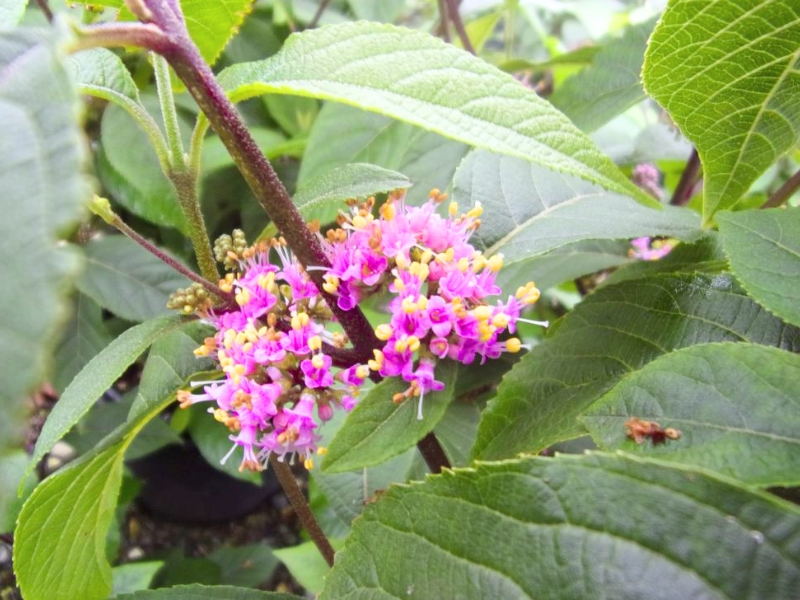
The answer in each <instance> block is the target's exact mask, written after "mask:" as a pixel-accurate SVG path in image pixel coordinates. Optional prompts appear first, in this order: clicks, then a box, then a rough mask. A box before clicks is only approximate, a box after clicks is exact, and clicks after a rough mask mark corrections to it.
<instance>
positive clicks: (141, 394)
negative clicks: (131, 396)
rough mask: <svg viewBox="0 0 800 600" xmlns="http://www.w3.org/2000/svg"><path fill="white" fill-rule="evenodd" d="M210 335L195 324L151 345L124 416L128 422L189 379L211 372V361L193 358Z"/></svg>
mask: <svg viewBox="0 0 800 600" xmlns="http://www.w3.org/2000/svg"><path fill="white" fill-rule="evenodd" d="M210 332H211V329H210V327H209V326H208V325H205V324H203V323H198V322H197V321H195V322H192V323H188V324H186V325H184V326H183V327H181V328H180V329H178V330H177V331H172V332H170V333H167V334H166V335H163V336H162V337H160V338H159V339H158V340H157V341H156V342H155V343H154V344H153V347H152V348H151V349H150V353H149V354H148V355H147V363H145V365H144V371H143V372H142V380H141V383H140V385H139V391H138V392H137V394H136V400H135V401H134V402H133V405H132V406H131V409H130V413H129V414H128V420H129V421H131V420H133V419H137V418H139V417H140V416H141V415H142V414H144V413H146V412H149V411H150V410H152V409H153V407H154V406H157V405H159V404H161V403H162V402H164V399H165V398H167V397H168V396H170V395H172V394H175V392H176V391H177V390H178V389H180V388H181V387H183V385H184V383H185V382H186V380H187V378H189V377H190V376H192V375H195V374H199V372H200V371H207V370H212V369H214V361H213V360H212V359H211V358H198V357H196V356H195V355H194V354H193V351H194V350H195V349H196V348H197V347H198V346H199V345H200V344H201V343H202V340H203V338H205V337H206V336H208V335H209V334H210ZM214 373H216V371H214ZM206 379H207V378H206Z"/></svg>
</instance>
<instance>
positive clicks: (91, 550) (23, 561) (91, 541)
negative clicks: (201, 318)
mask: <svg viewBox="0 0 800 600" xmlns="http://www.w3.org/2000/svg"><path fill="white" fill-rule="evenodd" d="M165 323H167V324H171V326H172V327H173V328H174V327H176V326H180V322H177V323H176V322H175V320H167V319H158V320H155V321H150V322H148V323H145V324H143V325H140V326H138V327H135V328H133V329H132V330H129V331H127V332H125V333H124V334H122V336H120V338H118V339H117V340H115V342H113V343H112V344H111V346H109V349H107V350H106V351H104V352H103V353H101V354H100V355H98V357H96V358H95V360H97V359H101V360H103V356H104V355H105V354H107V353H108V352H109V351H110V350H111V349H112V348H114V347H115V345H117V349H116V350H115V351H114V352H115V353H116V354H117V355H119V354H120V353H121V351H120V348H119V346H120V345H121V344H119V342H120V341H121V340H123V339H124V338H125V337H126V336H129V334H130V333H131V332H132V331H135V330H138V333H137V336H136V337H142V335H143V330H144V329H145V326H150V327H151V328H152V327H153V325H154V324H159V325H161V326H162V330H163V329H164V327H163V325H164V324H165ZM190 323H191V322H190ZM192 326H193V327H198V324H197V323H192ZM167 330H169V329H167ZM190 331H191V329H190ZM130 342H131V340H130V339H129V340H128V343H130ZM112 354H113V353H112ZM137 354H138V353H137ZM131 356H133V358H135V355H132V354H131ZM106 358H107V359H108V360H109V362H111V363H113V364H112V365H107V367H109V366H110V367H111V368H113V367H115V366H118V363H117V362H116V358H115V357H114V356H111V357H106ZM133 358H132V359H131V360H133ZM181 359H182V357H177V358H176V365H178V366H175V367H174V370H175V371H176V372H180V371H181V370H183V369H185V370H189V369H188V368H186V367H185V366H179V365H181ZM93 362H94V361H93ZM125 364H127V363H125ZM123 368H124V367H123ZM98 370H99V369H95V368H93V367H92V363H90V365H89V366H88V367H87V368H86V369H85V370H84V371H82V372H81V375H80V376H79V377H78V379H77V380H76V382H77V381H78V380H80V379H81V377H83V376H87V377H88V375H86V374H87V373H88V374H89V375H91V374H93V373H95V374H97V375H98V378H99V379H100V383H101V384H102V383H103V379H104V378H105V377H106V374H105V373H103V372H100V373H99V374H98V373H97V372H98ZM106 370H109V369H106ZM114 378H116V377H114ZM187 378H188V374H187V373H185V374H184V380H183V381H182V382H181V383H180V384H179V385H178V386H177V387H184V386H185V385H186V383H187V382H186V379H187ZM143 385H144V384H143ZM71 387H72V386H71ZM67 393H69V390H68V392H67ZM67 393H65V395H64V396H62V398H61V400H60V401H59V402H58V404H57V405H56V406H60V405H61V404H62V403H63V402H64V401H65V399H66V398H67ZM174 398H175V389H170V390H168V391H167V392H166V393H165V394H164V395H163V396H162V397H161V398H160V399H159V401H158V402H148V404H147V405H146V406H144V407H142V409H140V410H139V411H138V412H135V411H134V410H133V409H132V416H129V418H128V421H127V422H124V423H122V424H121V425H119V426H118V427H117V428H116V429H115V430H114V431H112V432H111V433H110V434H108V435H107V436H106V437H105V438H104V439H103V440H102V441H100V442H99V443H98V444H97V445H96V446H95V448H94V449H93V450H92V452H91V453H89V454H85V455H84V456H82V457H81V458H80V459H78V460H77V461H75V462H74V463H71V464H70V465H68V466H67V467H66V468H65V469H63V470H61V471H59V472H58V473H56V474H54V475H51V476H50V477H48V478H47V479H46V480H45V481H44V482H43V483H42V484H40V485H39V486H38V487H37V488H36V490H35V491H34V493H33V495H32V496H31V497H30V499H29V500H28V501H27V502H26V503H25V506H24V507H23V510H22V513H21V515H20V518H19V520H18V523H17V530H16V532H15V536H16V540H18V543H17V544H15V555H14V557H15V563H14V564H15V566H16V572H17V578H18V581H19V582H20V584H21V585H22V587H23V589H26V588H29V591H30V594H29V593H28V592H26V593H25V597H26V598H31V599H33V600H36V599H37V598H42V599H43V600H44V599H49V598H52V597H54V596H53V594H52V590H50V589H49V588H50V587H53V588H57V589H58V590H59V593H61V592H62V591H64V590H68V591H64V594H65V597H68V598H82V599H86V600H94V598H97V600H102V599H103V598H106V597H107V596H108V592H109V591H110V589H111V587H110V586H111V567H110V565H109V564H108V562H107V560H106V557H105V541H106V533H107V530H108V525H109V523H110V522H111V518H112V517H113V511H114V506H115V501H116V497H117V494H118V490H119V486H120V481H121V472H122V471H121V468H122V459H123V455H124V453H125V451H126V449H127V448H128V447H129V446H130V445H131V444H132V443H134V442H135V441H136V436H137V434H138V433H140V432H141V431H142V430H143V429H145V428H146V427H147V426H149V425H150V424H151V420H152V419H153V417H155V416H156V415H158V414H159V413H160V412H161V411H162V410H163V409H164V408H165V407H166V406H167V405H168V404H169V403H170V402H172V401H173V400H174ZM70 408H72V407H70ZM134 408H135V407H134ZM57 410H58V409H57V408H56V409H54V410H53V412H52V413H51V418H50V419H48V420H47V421H46V422H45V428H44V429H45V430H47V428H48V425H49V424H50V423H51V420H52V417H53V415H56V411H57ZM56 421H57V422H58V423H59V424H61V423H62V422H63V415H59V417H58V418H57V419H56ZM68 427H69V425H67V428H68ZM43 434H44V431H43ZM57 435H58V434H57ZM59 437H60V435H59ZM39 441H40V442H41V441H42V438H41V437H40V440H39ZM47 448H49V446H48V447H47ZM47 448H45V450H46V449H47ZM38 450H39V448H38V446H37V451H38ZM34 461H37V462H38V458H36V454H34ZM33 464H36V462H34V463H33ZM98 490H101V491H98ZM96 505H97V506H96ZM90 509H91V511H90ZM42 519H46V522H45V523H44V524H42ZM84 519H85V520H84ZM77 521H80V523H77ZM84 528H86V531H87V532H89V533H91V535H89V533H83V531H84ZM23 540H24V542H23ZM19 542H22V543H19ZM40 554H43V555H44V556H45V557H46V559H45V558H40V559H38V560H37V559H36V557H39V556H40ZM102 590H105V591H102Z"/></svg>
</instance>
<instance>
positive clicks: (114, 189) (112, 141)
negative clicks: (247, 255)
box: [95, 102, 186, 233]
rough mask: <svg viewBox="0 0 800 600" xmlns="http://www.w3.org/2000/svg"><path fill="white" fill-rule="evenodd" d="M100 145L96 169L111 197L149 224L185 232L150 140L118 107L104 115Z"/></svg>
mask: <svg viewBox="0 0 800 600" xmlns="http://www.w3.org/2000/svg"><path fill="white" fill-rule="evenodd" d="M147 104H148V105H153V103H151V102H148V103H147ZM153 106H154V107H155V105H153ZM100 142H101V144H100V148H99V149H98V152H97V154H96V156H95V166H96V168H97V175H98V176H99V178H100V181H101V182H102V183H103V186H104V187H105V188H106V189H107V190H108V191H109V193H110V197H111V198H112V199H113V200H115V201H117V202H119V203H120V204H121V205H122V206H124V207H125V208H126V209H128V210H129V211H131V212H132V213H134V214H136V215H138V216H140V217H142V218H143V219H147V220H148V221H150V222H151V223H154V224H156V225H160V226H165V227H175V228H177V229H179V230H180V231H182V232H184V233H185V232H186V219H185V217H184V216H183V212H182V211H181V207H180V205H179V203H178V195H177V193H176V192H175V188H174V187H173V185H172V183H171V182H170V180H169V179H167V176H166V175H165V174H164V172H163V170H162V165H161V164H160V163H159V159H158V155H157V154H156V151H155V150H154V149H153V145H152V143H151V141H150V139H149V138H148V136H147V134H146V133H145V131H143V130H142V129H141V128H140V127H138V126H137V125H136V122H135V121H134V120H133V118H132V117H131V116H130V115H129V114H128V113H127V112H126V111H125V110H123V109H122V108H120V107H119V106H116V105H113V104H112V105H110V106H108V107H107V108H106V109H105V111H104V112H103V119H102V121H101V123H100Z"/></svg>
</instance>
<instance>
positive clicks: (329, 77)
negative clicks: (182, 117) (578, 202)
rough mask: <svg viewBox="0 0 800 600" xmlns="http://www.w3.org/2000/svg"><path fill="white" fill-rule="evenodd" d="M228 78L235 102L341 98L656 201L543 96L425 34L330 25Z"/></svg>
mask: <svg viewBox="0 0 800 600" xmlns="http://www.w3.org/2000/svg"><path fill="white" fill-rule="evenodd" d="M220 78H221V81H222V82H223V85H224V86H225V87H226V89H228V90H230V91H231V95H232V97H233V98H235V99H243V98H247V97H251V96H255V95H258V94H264V93H283V94H296V95H300V96H311V97H315V98H323V99H327V100H336V101H338V102H343V103H345V104H350V105H353V106H358V107H359V108H363V109H365V110H370V111H374V112H378V113H381V114H385V115H387V116H391V117H394V118H396V119H400V120H402V121H407V122H408V123H412V124H414V125H418V126H420V127H424V128H425V129H428V130H430V131H435V132H437V133H441V134H442V135H445V136H447V137H451V138H453V139H456V140H459V141H461V142H464V143H467V144H470V145H473V146H477V147H481V148H487V149H489V150H493V151H495V152H499V153H501V154H510V155H512V156H518V157H520V158H524V159H526V160H530V161H532V162H536V163H538V164H541V165H543V166H547V167H548V168H551V169H554V170H556V171H561V172H564V173H569V174H572V175H575V176H577V177H581V178H583V179H587V180H589V181H592V182H595V183H598V184H600V185H602V186H604V187H606V188H608V189H610V190H615V191H617V192H620V193H623V194H628V195H630V196H632V197H634V198H637V199H638V200H639V201H641V202H642V203H645V204H652V202H653V200H652V198H649V197H648V196H646V195H645V194H644V193H642V192H641V191H640V190H639V189H638V188H636V187H635V186H633V185H632V184H631V183H630V182H629V181H628V180H626V179H625V178H624V177H623V176H622V174H621V173H620V172H619V171H618V170H617V168H616V167H615V166H614V164H613V163H612V162H611V161H610V160H609V159H608V158H607V157H605V156H604V155H603V154H602V153H600V151H599V150H598V149H597V148H596V147H595V146H594V144H592V142H591V141H590V140H589V139H588V138H587V137H586V136H585V135H584V134H583V133H581V131H580V130H579V129H577V128H576V127H575V126H574V125H573V124H572V123H571V122H570V121H569V120H568V119H567V118H566V117H564V115H562V114H561V113H559V112H558V111H557V110H555V109H554V108H553V107H552V106H551V105H550V104H549V103H548V102H546V101H545V100H543V99H541V98H539V96H537V95H536V93H535V92H533V91H532V90H529V89H526V88H525V87H524V86H522V85H520V83H519V82H518V81H516V80H515V79H514V78H513V77H511V76H510V75H508V74H506V73H503V72H501V71H499V70H498V69H497V68H495V67H493V66H492V65H490V64H488V63H486V62H484V61H483V60H481V59H479V58H476V57H474V56H472V55H470V54H468V53H466V52H464V51H462V50H458V49H456V48H455V47H453V46H451V45H449V44H445V43H444V42H443V41H441V40H439V39H437V38H434V37H431V36H430V35H427V34H424V33H421V32H417V31H411V30H408V29H402V28H398V27H394V26H391V25H381V24H377V23H364V22H360V23H346V24H343V25H334V26H330V27H323V28H320V29H316V30H312V31H307V32H305V33H303V34H300V35H294V36H292V37H290V38H289V39H288V40H287V42H286V44H285V45H284V47H283V49H282V50H281V51H280V52H279V53H278V54H277V55H276V56H274V57H272V58H270V59H267V60H265V61H259V62H255V63H248V64H241V65H235V66H233V67H230V68H229V69H227V70H226V71H225V72H223V73H222V74H221V77H220Z"/></svg>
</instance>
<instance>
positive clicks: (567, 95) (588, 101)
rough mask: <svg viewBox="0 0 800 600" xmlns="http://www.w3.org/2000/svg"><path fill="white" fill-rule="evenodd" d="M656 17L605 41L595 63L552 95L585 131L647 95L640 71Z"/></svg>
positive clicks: (555, 104) (554, 102) (563, 110)
mask: <svg viewBox="0 0 800 600" xmlns="http://www.w3.org/2000/svg"><path fill="white" fill-rule="evenodd" d="M655 23H656V20H655V19H654V18H653V19H648V20H647V21H644V22H643V23H639V24H638V25H632V26H631V27H628V28H627V29H626V30H625V32H624V33H623V35H622V36H621V37H620V38H619V39H616V40H612V41H610V42H608V43H607V44H605V45H604V46H603V47H602V48H601V49H600V50H599V51H598V52H597V54H596V55H595V57H594V60H593V62H592V65H591V66H589V67H587V68H586V69H584V70H583V71H580V72H579V73H576V74H575V75H573V76H572V77H569V78H568V79H567V80H566V81H564V83H563V84H562V85H561V86H560V87H558V88H557V89H556V91H555V93H554V94H553V95H552V96H551V97H550V102H552V104H553V106H555V107H556V108H557V109H559V110H560V111H561V112H563V113H564V114H565V115H567V116H568V117H569V118H570V119H571V120H572V122H573V123H575V125H577V126H578V127H580V128H581V129H582V130H583V131H594V130H595V129H597V128H598V127H600V126H601V125H605V124H606V123H608V122H609V121H610V120H611V119H613V118H614V117H616V116H617V115H621V114H622V113H624V112H625V111H626V110H627V109H628V108H630V107H631V106H634V105H635V104H638V103H639V102H641V101H642V100H644V99H645V95H644V90H643V89H642V84H641V83H640V81H639V73H640V72H641V70H642V62H644V51H645V48H646V47H647V38H648V37H649V36H650V33H652V31H653V27H654V26H655Z"/></svg>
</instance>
